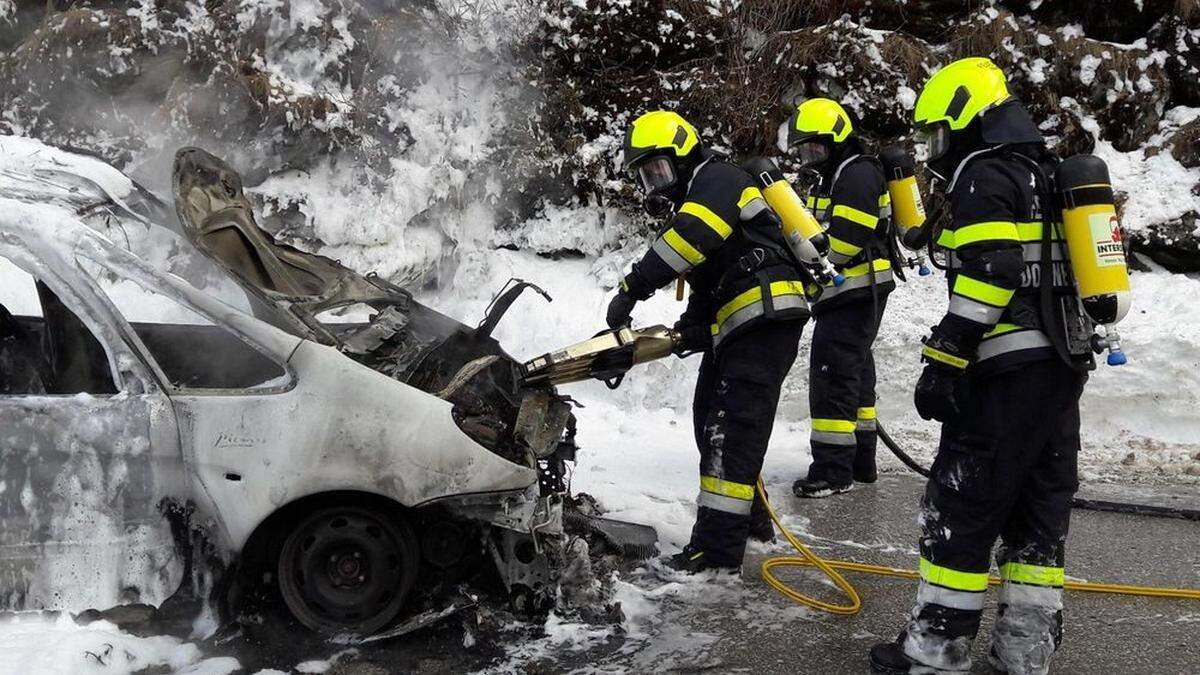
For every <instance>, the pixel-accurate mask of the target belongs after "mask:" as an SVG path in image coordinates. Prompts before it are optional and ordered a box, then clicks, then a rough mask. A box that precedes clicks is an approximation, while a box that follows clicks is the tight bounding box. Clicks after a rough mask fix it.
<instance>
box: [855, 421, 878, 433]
mask: <svg viewBox="0 0 1200 675" xmlns="http://www.w3.org/2000/svg"><path fill="white" fill-rule="evenodd" d="M854 429H855V430H856V431H875V420H858V421H857V422H855V423H854Z"/></svg>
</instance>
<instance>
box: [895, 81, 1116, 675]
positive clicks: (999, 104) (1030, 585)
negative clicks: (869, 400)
mask: <svg viewBox="0 0 1200 675" xmlns="http://www.w3.org/2000/svg"><path fill="white" fill-rule="evenodd" d="M915 122H916V131H917V133H918V134H919V138H920V139H921V140H924V142H925V144H926V146H927V148H928V161H927V169H928V170H929V172H930V173H931V174H932V177H933V180H932V183H933V185H934V189H935V190H936V191H938V192H941V193H943V194H944V195H945V196H946V197H947V199H948V201H949V209H950V219H949V223H948V224H947V225H946V226H945V228H944V229H943V230H942V231H941V232H940V233H939V232H935V233H934V236H935V237H936V243H937V246H938V247H940V248H941V249H942V250H944V251H945V252H946V254H947V260H948V271H947V278H948V281H949V307H948V311H947V312H946V314H945V316H944V317H943V318H942V320H941V321H940V322H939V323H938V325H937V326H935V327H934V328H933V329H932V333H931V334H930V335H929V336H928V337H927V338H925V340H924V346H923V348H922V350H921V353H922V358H923V361H924V362H925V364H926V365H925V369H924V372H923V373H922V374H921V377H920V380H919V381H918V383H917V386H916V392H915V396H914V398H915V403H916V407H917V411H918V412H919V413H920V414H921V416H922V417H924V418H925V419H931V418H932V419H936V420H938V421H940V422H941V423H942V433H941V441H940V444H939V447H938V454H937V458H936V460H935V461H934V465H933V470H932V471H933V473H932V476H931V478H930V480H929V483H928V485H927V487H926V491H925V497H924V499H923V501H922V509H923V512H922V518H921V526H922V535H923V536H922V537H921V540H920V552H921V560H920V575H921V580H920V586H919V589H918V592H917V602H916V607H915V608H914V609H913V611H912V613H911V617H910V619H909V621H908V624H907V626H906V627H905V629H904V631H903V633H902V634H901V635H900V638H899V639H898V640H897V641H896V642H894V643H886V644H880V645H876V646H875V647H874V648H873V649H872V650H871V664H872V667H873V669H874V671H875V672H877V673H909V672H917V671H920V672H965V671H969V670H970V669H971V659H970V651H971V642H972V640H973V639H974V637H975V635H976V633H977V632H978V630H979V624H980V614H981V612H982V610H983V607H984V601H985V595H986V594H985V591H986V590H987V587H988V570H989V568H990V564H991V560H990V557H991V552H992V548H993V545H994V544H995V542H996V540H997V539H1000V540H1001V546H1000V548H999V550H998V552H997V554H996V558H997V563H998V564H999V568H1000V577H1001V579H1002V580H1003V583H1002V585H1001V587H1000V592H999V597H998V602H999V613H998V616H997V619H996V623H995V627H994V629H993V631H992V636H991V648H990V651H989V659H990V660H991V661H992V664H993V665H994V666H996V667H997V668H998V669H999V670H1000V671H1001V672H1009V673H1046V672H1047V670H1048V668H1049V664H1050V659H1051V657H1052V656H1053V654H1054V652H1055V650H1056V649H1057V647H1058V645H1059V642H1060V641H1061V639H1062V606H1063V605H1062V586H1063V579H1064V571H1063V561H1064V545H1063V543H1064V541H1065V540H1066V534H1067V524H1068V520H1069V517H1070V511H1071V499H1072V496H1073V495H1074V492H1075V489H1076V487H1077V479H1076V459H1077V454H1078V452H1079V396H1080V394H1081V392H1082V390H1083V385H1084V382H1085V381H1086V375H1085V372H1086V370H1087V368H1089V367H1090V366H1091V364H1092V362H1091V356H1090V353H1089V351H1088V347H1087V344H1086V340H1084V341H1083V342H1084V343H1083V344H1081V340H1079V339H1077V338H1076V336H1077V335H1078V334H1085V335H1086V329H1084V330H1078V329H1076V330H1072V331H1070V334H1068V331H1067V330H1065V329H1064V327H1065V326H1074V327H1083V326H1085V325H1086V318H1085V317H1083V316H1082V315H1081V311H1080V304H1079V300H1078V296H1077V295H1076V294H1075V289H1074V286H1073V281H1072V273H1071V267H1070V265H1069V263H1068V261H1067V257H1066V252H1065V250H1064V249H1065V247H1064V245H1063V241H1062V236H1061V234H1060V232H1061V226H1060V222H1061V213H1060V211H1059V209H1058V207H1056V206H1055V205H1056V204H1058V203H1060V200H1059V199H1058V198H1057V196H1056V195H1054V194H1053V192H1052V189H1053V188H1052V186H1051V180H1050V176H1052V175H1054V174H1055V169H1056V167H1057V165H1058V161H1057V159H1056V158H1055V157H1053V156H1052V155H1051V154H1050V153H1049V151H1048V150H1047V148H1046V145H1045V142H1044V140H1043V139H1042V137H1041V134H1040V133H1039V132H1038V129H1037V126H1036V125H1035V124H1034V122H1033V120H1032V119H1031V118H1030V115H1029V113H1028V112H1027V111H1026V109H1025V108H1024V106H1022V104H1021V103H1020V102H1019V101H1018V100H1017V99H1015V98H1014V97H1013V96H1012V95H1011V94H1010V92H1009V89H1008V84H1007V82H1006V79H1005V76H1004V73H1003V72H1002V71H1001V70H1000V69H999V68H998V67H997V66H996V65H995V64H994V63H992V62H991V61H990V60H988V59H986V58H969V59H963V60H960V61H955V62H953V63H951V64H949V65H947V66H946V67H944V68H942V69H941V70H939V71H938V72H936V73H935V74H934V75H933V76H932V77H931V78H930V79H929V81H928V82H927V83H926V85H925V87H924V89H923V90H922V91H921V93H920V95H919V96H918V98H917V102H916V109H915ZM1106 232H1107V230H1106Z"/></svg>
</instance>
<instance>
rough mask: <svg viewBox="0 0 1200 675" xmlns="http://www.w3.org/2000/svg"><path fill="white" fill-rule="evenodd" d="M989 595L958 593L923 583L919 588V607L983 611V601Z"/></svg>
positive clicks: (967, 592) (982, 593) (978, 592)
mask: <svg viewBox="0 0 1200 675" xmlns="http://www.w3.org/2000/svg"><path fill="white" fill-rule="evenodd" d="M986 597H987V594H986V593H985V592H984V591H976V592H972V591H956V590H954V589H951V588H945V587H944V586H935V585H934V584H931V583H929V582H927V581H921V583H920V585H919V586H917V604H918V605H941V606H942V607H950V608H953V609H965V610H968V611H974V612H978V611H982V610H983V601H984V600H985V599H986Z"/></svg>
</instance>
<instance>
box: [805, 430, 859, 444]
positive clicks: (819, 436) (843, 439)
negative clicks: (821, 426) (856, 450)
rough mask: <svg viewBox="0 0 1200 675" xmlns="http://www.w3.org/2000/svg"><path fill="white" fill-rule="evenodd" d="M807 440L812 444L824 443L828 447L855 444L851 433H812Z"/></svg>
mask: <svg viewBox="0 0 1200 675" xmlns="http://www.w3.org/2000/svg"><path fill="white" fill-rule="evenodd" d="M809 440H810V441H812V442H813V443H826V444H828V445H854V444H855V440H854V432H853V431H847V432H841V431H814V432H812V434H811V435H810V436H809Z"/></svg>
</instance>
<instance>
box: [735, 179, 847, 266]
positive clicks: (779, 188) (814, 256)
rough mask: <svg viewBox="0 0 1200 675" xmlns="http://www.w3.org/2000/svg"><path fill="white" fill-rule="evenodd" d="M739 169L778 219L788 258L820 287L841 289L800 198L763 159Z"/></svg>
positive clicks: (824, 239)
mask: <svg viewBox="0 0 1200 675" xmlns="http://www.w3.org/2000/svg"><path fill="white" fill-rule="evenodd" d="M742 168H744V169H745V170H746V171H748V172H749V173H750V175H752V176H754V182H755V184H756V185H757V186H758V189H759V190H760V191H762V194H763V199H765V200H767V206H770V207H771V210H772V211H774V212H775V214H776V215H777V216H779V220H780V221H781V222H782V224H783V238H784V240H785V241H786V242H787V245H788V248H789V249H791V251H792V255H794V256H796V259H797V260H798V261H799V262H800V264H802V265H804V266H805V267H806V268H808V270H809V272H811V273H812V275H813V276H814V277H815V278H816V279H817V281H819V282H821V283H825V282H829V281H832V282H833V284H834V285H835V286H841V285H842V282H843V281H845V277H843V276H842V275H841V274H840V273H839V272H838V271H837V270H836V269H834V267H833V264H831V263H830V262H829V259H828V258H826V257H825V254H826V253H827V252H828V251H829V240H828V238H827V237H826V236H825V231H824V230H823V229H821V224H820V223H818V222H817V219H816V218H813V215H812V214H811V213H809V212H808V209H806V208H804V202H803V201H801V200H800V195H798V194H796V191H795V190H794V189H792V186H791V184H790V183H788V182H787V179H786V178H784V177H783V172H782V171H780V170H779V167H778V166H777V165H776V164H775V162H772V161H771V160H770V159H767V158H766V157H755V158H753V159H750V160H748V161H747V162H745V163H743V164H742Z"/></svg>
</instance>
